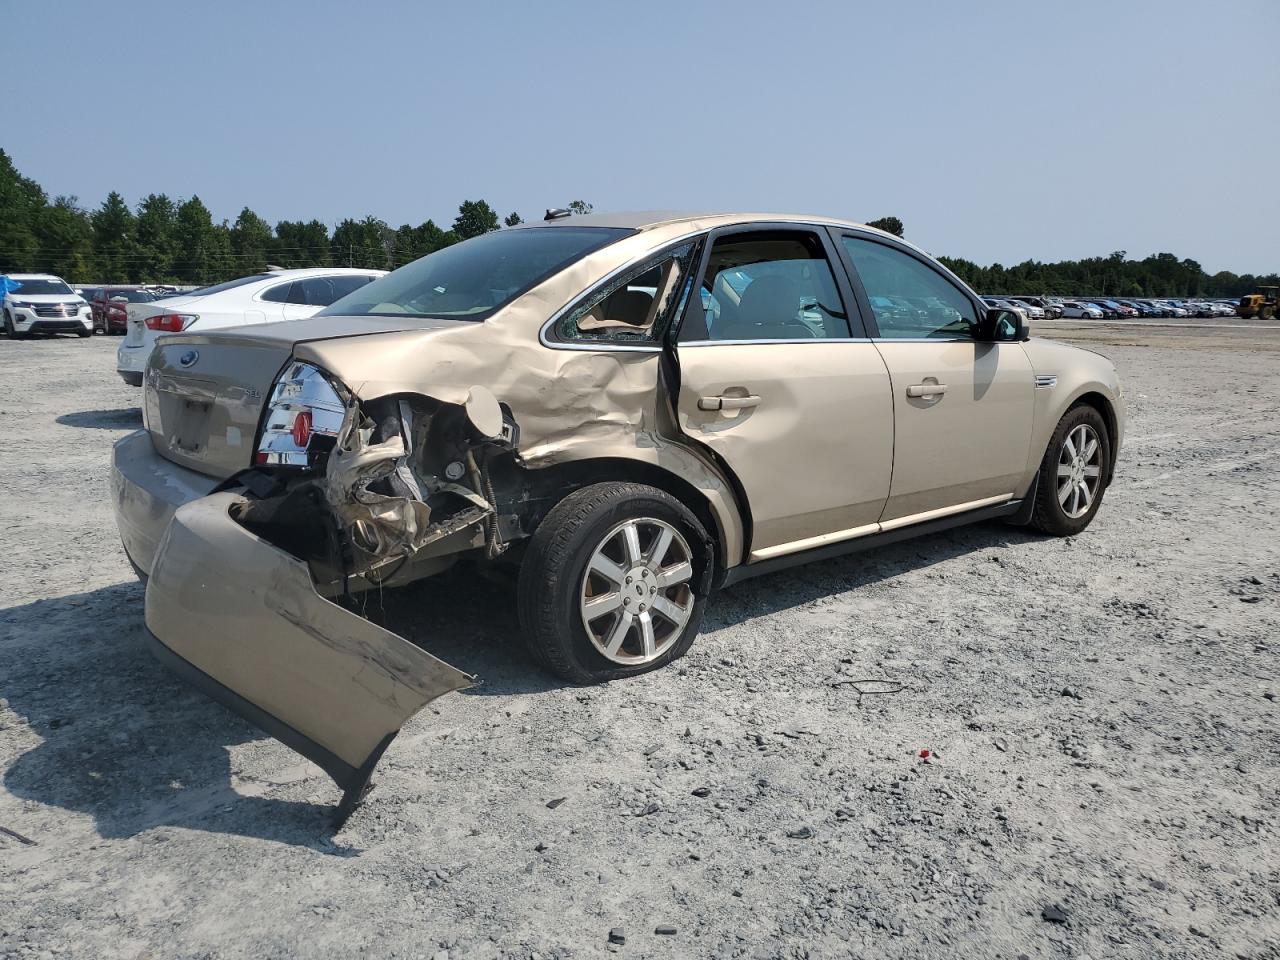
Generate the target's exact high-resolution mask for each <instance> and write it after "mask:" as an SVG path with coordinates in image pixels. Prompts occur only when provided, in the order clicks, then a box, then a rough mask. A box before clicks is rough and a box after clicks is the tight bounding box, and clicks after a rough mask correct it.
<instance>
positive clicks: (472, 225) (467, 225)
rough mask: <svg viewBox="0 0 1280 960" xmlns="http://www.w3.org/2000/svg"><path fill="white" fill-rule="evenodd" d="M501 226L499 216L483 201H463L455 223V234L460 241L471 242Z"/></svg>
mask: <svg viewBox="0 0 1280 960" xmlns="http://www.w3.org/2000/svg"><path fill="white" fill-rule="evenodd" d="M499 226H501V224H499V222H498V214H497V212H495V211H494V209H493V207H491V206H489V204H487V203H485V202H484V201H483V200H463V201H462V203H461V204H460V205H459V206H458V217H457V219H456V220H454V221H453V232H454V233H455V234H457V235H458V237H459V239H462V240H470V239H471V238H472V237H478V236H480V234H482V233H490V232H492V231H494V230H497V229H498V227H499Z"/></svg>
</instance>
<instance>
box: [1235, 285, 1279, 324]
mask: <svg viewBox="0 0 1280 960" xmlns="http://www.w3.org/2000/svg"><path fill="white" fill-rule="evenodd" d="M1277 314H1280V287H1259V288H1258V292H1257V293H1249V294H1245V295H1244V296H1243V297H1241V298H1240V306H1238V307H1236V316H1237V317H1244V318H1246V319H1249V318H1252V317H1257V318H1258V319H1259V320H1274V319H1275V318H1276V315H1277Z"/></svg>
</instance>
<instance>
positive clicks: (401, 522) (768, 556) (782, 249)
mask: <svg viewBox="0 0 1280 960" xmlns="http://www.w3.org/2000/svg"><path fill="white" fill-rule="evenodd" d="M549 218H550V219H549V220H548V222H546V223H544V224H539V225H536V226H529V227H520V228H515V229H511V230H503V231H500V232H498V233H492V234H488V235H486V236H483V237H478V238H475V239H473V240H469V241H467V242H465V243H462V244H458V245H456V246H453V247H449V248H446V249H444V250H441V251H438V252H436V253H433V254H431V255H430V256H427V257H425V258H423V259H421V260H418V261H416V262H414V263H412V264H409V265H408V266H405V267H402V268H401V269H399V270H397V271H395V272H394V273H391V274H389V275H387V276H386V277H383V278H381V279H379V280H376V281H374V282H373V283H370V284H368V285H367V286H365V287H362V288H361V289H360V290H358V291H355V292H354V293H352V294H350V295H349V296H347V297H346V298H344V299H342V300H340V301H338V302H337V303H335V304H334V305H333V306H331V307H329V308H328V309H326V310H325V311H323V312H322V313H321V314H319V315H317V316H316V317H314V318H311V319H309V320H302V321H296V322H290V323H277V324H270V325H264V326H258V327H241V328H237V329H235V330H227V331H212V332H210V333H207V334H202V335H184V334H179V335H176V336H171V337H165V338H163V339H161V340H160V341H158V344H157V347H156V349H155V351H154V352H153V353H152V356H151V360H150V362H149V365H148V368H147V371H146V374H145V380H144V387H145V389H144V399H143V416H144V429H143V430H141V431H139V432H137V433H135V434H133V435H131V436H129V437H126V438H124V439H123V440H121V441H120V442H119V443H118V444H117V445H116V448H115V454H114V469H113V471H112V488H113V498H114V503H115V508H116V516H117V520H118V523H119V527H120V533H121V537H122V540H123V542H124V546H125V549H126V551H127V552H128V554H129V557H130V559H131V560H132V562H133V563H134V564H135V566H136V567H137V568H138V570H139V572H140V573H141V574H142V575H143V576H144V577H147V578H148V583H147V591H146V625H147V631H148V635H149V637H150V639H151V643H152V646H153V649H154V651H155V652H156V654H157V656H159V657H160V658H161V659H162V660H164V661H165V662H166V663H168V664H169V665H170V666H171V667H172V668H173V669H174V670H176V671H177V672H178V673H180V674H181V675H183V676H184V677H186V678H187V679H189V680H190V681H191V682H192V683H194V684H196V685H197V686H199V687H200V688H201V689H203V690H205V691H206V692H208V693H209V694H210V695H211V696H213V697H215V698H216V699H218V700H220V701H221V702H223V703H225V704H227V705H228V706H230V707H231V708H232V709H234V710H236V711H237V712H239V713H240V714H242V715H243V716H245V717H247V718H249V719H250V720H251V721H252V722H254V723H256V724H258V725H259V726H261V727H262V728H263V729H264V730H266V731H267V732H268V733H270V734H272V735H273V736H276V737H278V738H279V739H280V740H282V741H283V742H285V743H286V744H288V745H290V746H291V747H293V748H294V749H296V750H298V751H299V752H301V753H302V754H304V755H305V756H307V757H309V758H310V759H312V760H313V761H315V762H316V763H318V764H319V765H320V766H321V767H323V768H324V769H325V770H326V771H327V772H328V773H329V774H330V775H331V776H332V777H333V778H334V780H335V781H336V782H337V783H338V785H339V786H340V787H341V788H342V789H343V791H344V796H343V801H342V804H341V806H340V810H341V811H342V812H343V813H344V814H345V813H346V812H349V811H350V809H351V808H352V806H353V805H354V804H355V803H356V802H358V800H359V799H360V797H361V796H362V794H363V792H364V791H365V789H366V788H367V785H368V783H369V778H370V774H371V772H372V770H373V767H374V765H375V764H376V763H377V761H378V759H379V758H380V757H381V755H382V753H383V751H384V750H386V748H387V746H388V744H389V743H390V742H391V740H392V739H393V738H394V737H395V735H396V733H397V732H398V731H399V729H400V727H401V726H402V725H403V724H404V722H405V721H406V720H407V719H408V718H409V717H410V716H412V715H413V714H414V713H415V712H416V711H417V710H419V709H420V708H421V707H422V706H423V705H424V704H426V703H427V702H429V701H430V700H432V699H433V698H435V697H438V696H440V695H442V694H444V693H447V692H449V691H451V690H457V689H460V688H462V687H465V686H467V685H468V684H469V683H471V678H470V677H468V676H467V675H466V674H464V673H462V672H461V671H458V670H456V669H455V668H453V667H451V666H449V665H448V664H445V663H443V662H441V661H439V660H437V659H436V658H434V657H432V656H431V655H429V654H428V653H426V652H425V651H423V650H422V649H420V648H419V647H417V646H415V645H414V644H412V643H410V642H409V641H407V640H405V639H404V638H402V637H399V636H397V635H395V634H393V633H391V632H389V631H387V630H385V629H383V628H381V627H379V626H376V625H374V624H372V623H370V622H369V621H367V620H365V619H363V618H362V617H360V616H358V615H357V614H356V613H354V612H352V609H350V605H344V604H343V602H342V601H343V599H344V598H346V597H349V596H351V595H353V594H356V593H358V592H360V591H363V590H368V589H370V588H374V587H379V588H385V587H395V586H398V585H402V584H406V583H409V582H411V581H414V580H418V579H420V578H423V577H427V576H431V575H433V574H437V573H440V572H442V571H444V570H446V569H448V568H449V567H451V566H452V565H454V564H455V563H457V562H459V561H460V560H463V559H466V560H469V561H471V562H474V563H476V564H482V565H484V564H487V565H501V566H505V567H507V568H508V569H509V570H510V571H511V572H512V573H514V574H515V575H516V576H517V578H518V590H517V592H518V608H519V614H520V620H521V624H522V627H523V630H524V632H525V636H526V640H527V642H528V645H529V648H530V650H531V652H532V654H533V656H534V657H535V659H536V660H537V661H538V662H539V663H540V664H542V665H543V666H544V667H545V668H547V669H549V670H551V671H553V672H555V673H557V674H559V675H560V676H561V677H564V678H565V679H567V680H569V681H572V682H575V683H593V682H600V681H606V680H611V679H617V678H622V677H627V676H632V675H634V674H637V673H641V672H644V671H647V670H652V669H655V668H658V667H661V666H663V665H665V664H667V663H669V662H671V661H672V660H674V659H676V658H678V657H680V656H681V655H683V654H684V653H685V651H687V650H688V649H689V646H690V645H691V644H692V642H693V639H694V637H695V636H696V634H697V632H698V626H699V622H700V620H701V617H702V610H703V606H704V604H705V603H706V601H707V598H708V597H709V596H710V595H711V594H712V593H713V592H714V591H715V590H716V589H718V588H719V587H722V586H724V585H726V584H729V583H732V582H735V581H738V580H741V579H743V578H745V577H748V576H753V575H756V574H760V573H766V572H770V571H774V570H778V569H780V568H783V567H786V566H791V565H794V564H798V563H802V562H805V561H808V560H812V559H818V558H822V557H829V556H834V555H837V554H840V553H845V552H849V551H852V550H857V549H863V548H866V547H869V546H873V545H875V544H882V543H886V542H889V541H892V540H897V539H902V538H904V537H907V536H914V535H917V534H921V533H926V532H932V531H937V530H940V529H944V528H946V527H950V526H955V525H957V524H961V523H968V522H973V521H977V520H983V519H989V518H995V517H1003V518H1006V519H1008V520H1010V521H1012V522H1018V523H1029V524H1033V525H1035V526H1036V527H1038V528H1039V529H1041V530H1043V531H1046V532H1049V533H1053V534H1059V535H1067V534H1074V533H1078V532H1080V531H1081V530H1083V529H1084V527H1085V526H1087V525H1088V523H1089V522H1090V521H1091V520H1092V519H1093V517H1094V515H1095V514H1096V512H1097V510H1098V508H1099V505H1100V503H1101V501H1102V496H1103V493H1104V491H1105V489H1106V487H1107V484H1108V483H1109V482H1110V479H1111V475H1112V472H1113V469H1114V464H1115V458H1116V453H1117V451H1118V449H1119V445H1120V439H1121V435H1122V431H1123V424H1124V403H1123V397H1122V394H1121V391H1120V387H1119V383H1118V381H1117V378H1116V374H1115V369H1114V367H1112V365H1111V364H1110V363H1109V362H1108V361H1106V360H1105V359H1103V358H1102V357H1099V356H1097V355H1094V354H1091V353H1087V352H1085V351H1081V350H1075V349H1072V348H1069V347H1065V346H1062V345H1060V344H1053V343H1048V342H1043V341H1031V340H1029V339H1028V336H1027V332H1026V328H1025V322H1024V319H1023V318H1022V317H1021V316H1020V315H1018V314H1016V313H1012V312H1008V311H1004V310H992V309H988V308H987V307H986V306H985V304H983V303H982V301H980V300H979V299H978V297H977V296H976V295H975V294H974V293H973V291H971V290H970V289H969V288H968V287H966V286H965V285H964V284H963V283H962V282H961V281H960V280H958V279H957V278H956V277H955V276H954V275H952V274H951V273H949V272H948V271H947V270H946V269H945V268H944V267H942V266H941V265H940V264H938V263H937V262H936V261H934V260H932V259H930V258H929V257H927V256H926V255H924V254H923V253H921V252H920V251H918V250H916V249H915V248H914V247H912V246H910V245H909V244H906V243H904V242H902V241H901V240H899V239H897V238H895V237H891V236H889V235H887V234H884V233H881V232H880V231H877V230H874V229H871V228H867V227H862V226H858V225H856V224H851V223H845V222H842V221H837V220H828V219H822V218H809V217H803V218H801V217H776V216H754V215H708V216H644V215H637V216H630V217H628V216H616V217H575V218H566V217H561V216H554V215H550V214H549Z"/></svg>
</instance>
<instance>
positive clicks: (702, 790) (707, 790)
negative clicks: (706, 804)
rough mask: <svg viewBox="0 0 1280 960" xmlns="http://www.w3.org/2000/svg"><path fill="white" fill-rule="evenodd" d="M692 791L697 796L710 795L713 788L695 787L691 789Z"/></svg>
mask: <svg viewBox="0 0 1280 960" xmlns="http://www.w3.org/2000/svg"><path fill="white" fill-rule="evenodd" d="M690 793H692V794H693V795H694V796H695V797H709V796H711V788H710V787H694V788H693V789H692V790H691V791H690Z"/></svg>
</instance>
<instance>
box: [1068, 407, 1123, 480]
mask: <svg viewBox="0 0 1280 960" xmlns="http://www.w3.org/2000/svg"><path fill="white" fill-rule="evenodd" d="M1076 407H1093V409H1095V410H1097V411H1098V413H1099V414H1101V416H1102V422H1103V423H1105V424H1106V425H1107V443H1108V445H1109V446H1110V450H1109V453H1110V454H1111V455H1110V456H1109V457H1108V458H1107V461H1108V467H1107V486H1110V485H1111V478H1112V477H1114V476H1115V474H1116V456H1115V452H1116V428H1117V425H1116V412H1115V409H1114V408H1113V407H1112V406H1111V401H1110V400H1108V399H1107V398H1106V397H1104V396H1103V395H1102V394H1100V393H1098V392H1097V391H1090V392H1089V393H1083V394H1081V395H1080V396H1078V397H1076V401H1075V403H1073V404H1071V408H1070V409H1072V410H1074V409H1075V408H1076Z"/></svg>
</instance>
